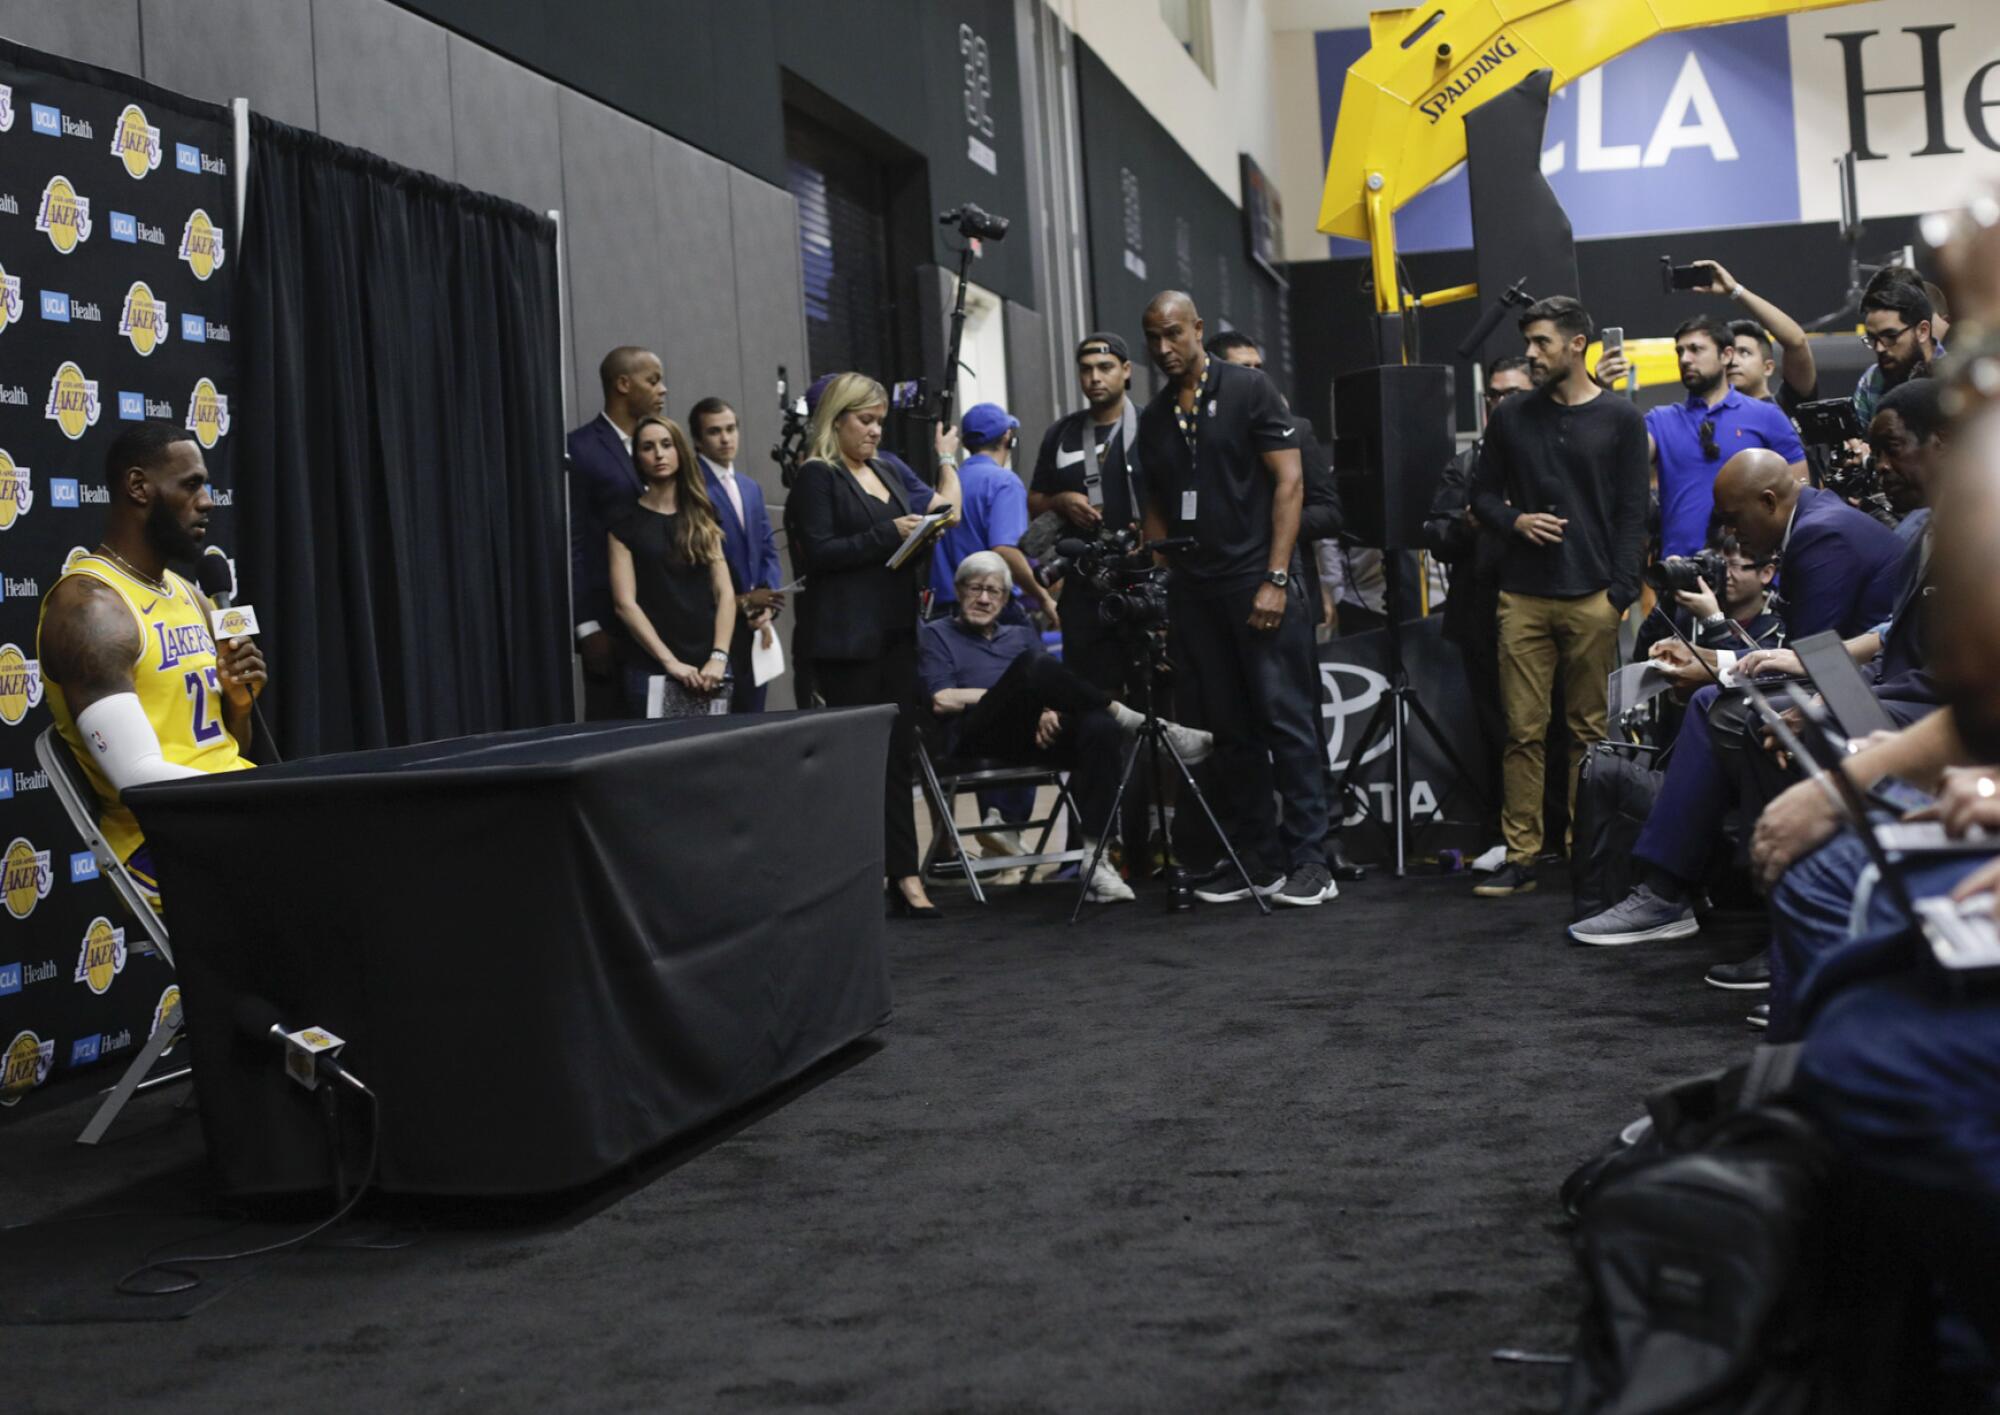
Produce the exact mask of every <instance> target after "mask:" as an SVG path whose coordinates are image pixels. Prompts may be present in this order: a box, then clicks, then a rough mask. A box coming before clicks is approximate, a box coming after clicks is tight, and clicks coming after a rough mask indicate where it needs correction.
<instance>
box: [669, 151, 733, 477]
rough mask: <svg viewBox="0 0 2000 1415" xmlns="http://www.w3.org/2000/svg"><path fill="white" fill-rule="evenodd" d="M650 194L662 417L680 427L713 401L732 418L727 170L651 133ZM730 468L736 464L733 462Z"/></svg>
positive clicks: (713, 159)
mask: <svg viewBox="0 0 2000 1415" xmlns="http://www.w3.org/2000/svg"><path fill="white" fill-rule="evenodd" d="M653 193H654V199H655V200H656V201H657V203H658V206H659V223H660V243H659V247H658V250H657V257H658V258H657V259H656V260H655V262H654V267H653V268H654V279H655V280H656V282H657V283H658V285H659V288H660V302H661V307H662V310H663V313H664V315H665V318H666V326H665V333H664V334H663V336H662V338H663V340H664V346H663V347H662V348H661V350H660V357H661V359H662V360H664V361H665V363H666V366H667V409H668V411H669V412H670V413H672V414H673V416H674V417H676V418H679V419H685V418H686V417H687V410H688V407H689V405H690V404H692V403H693V402H694V401H695V400H696V399H697V398H705V397H707V396H709V395H711V394H713V395H715V396H716V397H718V398H726V399H728V400H729V401H730V402H731V403H734V404H735V405H736V406H737V408H738V410H739V413H740V410H741V408H742V406H743V368H742V364H741V363H740V361H739V359H738V354H737V350H738V342H739V336H738V331H737V318H736V256H735V253H734V251H733V250H732V249H731V244H730V226H731V222H730V211H729V168H728V166H727V165H726V164H724V163H723V162H722V161H720V160H719V159H717V158H713V157H710V156H709V155H708V154H706V153H704V152H701V151H698V150H697V149H695V148H692V147H689V146H688V145H687V144H686V143H684V142H681V141H680V140H679V139H678V138H670V137H668V136H667V135H666V134H665V133H655V134H653ZM739 421H740V417H739ZM689 431H690V432H692V431H693V429H692V428H690V429H689ZM746 450H747V449H746ZM738 460H739V463H740V462H741V461H743V460H744V458H743V457H742V455H741V454H739V458H738Z"/></svg>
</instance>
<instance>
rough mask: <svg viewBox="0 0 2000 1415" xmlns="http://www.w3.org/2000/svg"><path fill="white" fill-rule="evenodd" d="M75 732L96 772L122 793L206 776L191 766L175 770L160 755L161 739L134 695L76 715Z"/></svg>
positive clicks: (114, 697) (118, 695)
mask: <svg viewBox="0 0 2000 1415" xmlns="http://www.w3.org/2000/svg"><path fill="white" fill-rule="evenodd" d="M76 728H77V732H78V734H79V735H80V736H81V737H82V738H83V740H84V744H85V745H86V746H87V747H88V748H89V750H90V755H91V758H92V759H93V760H94V761H96V763H97V769H98V770H99V771H101V772H103V773H104V775H105V778H106V779H107V780H109V781H110V783H111V784H112V785H113V786H115V787H117V788H118V790H119V791H120V792H121V793H122V792H124V791H127V790H129V789H130V788H132V787H134V786H144V785H145V784H146V783H147V782H149V781H178V780H179V779H180V778H182V777H184V776H206V775H208V773H207V772H205V771H200V770H197V769H196V768H194V767H191V766H176V765H175V764H174V763H173V762H170V761H168V760H167V759H166V758H165V757H163V756H161V755H160V739H159V736H158V734H156V733H155V732H154V731H153V724H152V723H150V722H148V721H147V720H146V710H145V709H144V708H143V707H140V706H139V695H138V694H137V693H113V694H112V695H111V696H110V697H108V698H100V699H99V700H98V701H96V702H94V703H92V704H91V705H90V706H89V707H87V708H85V709H84V710H83V711H82V712H81V713H79V714H78V715H77V719H76Z"/></svg>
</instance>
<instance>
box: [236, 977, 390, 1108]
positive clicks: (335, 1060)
mask: <svg viewBox="0 0 2000 1415" xmlns="http://www.w3.org/2000/svg"><path fill="white" fill-rule="evenodd" d="M234 1015H235V1018H236V1030H237V1031H239V1032H241V1033H242V1034H243V1035H244V1036H245V1037H247V1038H248V1039H249V1040H251V1041H253V1042H269V1043H271V1044H272V1045H273V1046H278V1047H283V1048H284V1052H285V1073H286V1074H287V1075H289V1076H290V1077H291V1078H292V1079H293V1080H294V1081H296V1082H298V1083H299V1084H300V1085H301V1086H303V1087H305V1088H306V1089H307V1090H308V1091H316V1090H318V1089H319V1083H320V1081H321V1080H322V1079H325V1080H334V1081H342V1082H345V1083H346V1084H347V1085H349V1086H352V1087H353V1088H354V1089H355V1090H357V1091H359V1092H361V1093H362V1094H363V1095H373V1094H374V1093H373V1092H372V1091H370V1090H369V1089H368V1088H367V1087H366V1086H364V1085H362V1084H361V1081H360V1079H359V1078H358V1077H356V1076H355V1074H354V1073H353V1072H352V1071H349V1070H348V1069H347V1068H346V1067H345V1066H342V1065H341V1064H340V1061H339V1056H340V1049H341V1048H342V1047H344V1046H346V1045H347V1043H346V1042H344V1041H342V1040H341V1039H340V1038H339V1037H336V1036H335V1035H334V1034H333V1033H331V1032H329V1031H327V1030H326V1029H325V1028H323V1027H300V1028H298V1029H297V1030H294V1031H288V1030H286V1028H285V1023H284V1020H283V1016H282V1014H281V1013H279V1011H278V1009H277V1008H276V1007H273V1006H272V1005H271V1004H270V1003H268V1002H266V1001H265V1000H264V999H263V998H261V997H252V996H249V995H248V994H246V995H245V996H243V997H240V998H238V999H237V1000H236V1009H235V1013H234Z"/></svg>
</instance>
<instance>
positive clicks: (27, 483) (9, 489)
mask: <svg viewBox="0 0 2000 1415" xmlns="http://www.w3.org/2000/svg"><path fill="white" fill-rule="evenodd" d="M34 509H35V483H34V479H33V478H32V477H31V476H30V475H29V473H28V469H27V468H26V467H17V466H15V465H14V459H13V458H12V457H10V456H9V455H7V450H6V449H5V448H3V447H0V531H4V530H10V529H12V527H13V525H14V523H15V522H16V521H18V520H20V519H21V518H22V517H23V516H25V515H27V514H28V513H29V512H30V511H32V510H34Z"/></svg>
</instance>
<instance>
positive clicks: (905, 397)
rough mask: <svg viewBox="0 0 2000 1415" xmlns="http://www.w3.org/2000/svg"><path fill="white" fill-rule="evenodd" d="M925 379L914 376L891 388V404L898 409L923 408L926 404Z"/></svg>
mask: <svg viewBox="0 0 2000 1415" xmlns="http://www.w3.org/2000/svg"><path fill="white" fill-rule="evenodd" d="M924 392H925V390H924V381H923V380H922V379H921V378H913V379H910V380H908V381H907V382H904V383H898V384H896V385H895V386H894V387H893V388H891V389H890V390H889V406H890V407H892V408H897V409H909V408H921V407H923V405H924Z"/></svg>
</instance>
